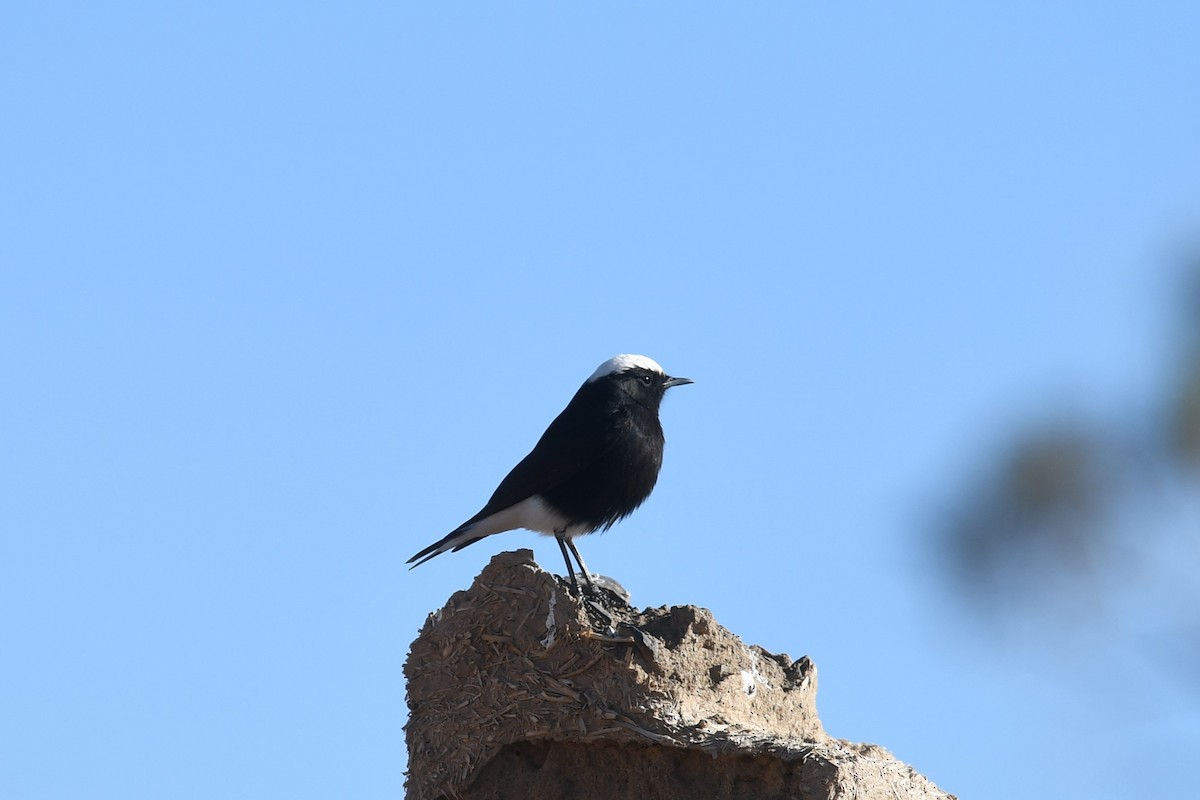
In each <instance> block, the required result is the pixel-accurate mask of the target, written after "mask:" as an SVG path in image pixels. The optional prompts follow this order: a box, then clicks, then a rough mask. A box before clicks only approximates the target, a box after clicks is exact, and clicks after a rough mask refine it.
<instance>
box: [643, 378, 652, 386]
mask: <svg viewBox="0 0 1200 800" xmlns="http://www.w3.org/2000/svg"><path fill="white" fill-rule="evenodd" d="M650 380H651V379H650V376H649V375H643V376H642V383H644V384H646V385H647V386H649V385H650Z"/></svg>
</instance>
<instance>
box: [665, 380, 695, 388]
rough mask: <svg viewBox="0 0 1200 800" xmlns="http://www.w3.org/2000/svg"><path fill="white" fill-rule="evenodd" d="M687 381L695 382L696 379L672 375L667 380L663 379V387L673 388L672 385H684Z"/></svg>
mask: <svg viewBox="0 0 1200 800" xmlns="http://www.w3.org/2000/svg"><path fill="white" fill-rule="evenodd" d="M685 383H695V381H694V380H692V379H691V378H671V377H668V378H667V379H666V380H665V381H663V388H664V389H669V388H671V387H672V386H683V385H684V384H685Z"/></svg>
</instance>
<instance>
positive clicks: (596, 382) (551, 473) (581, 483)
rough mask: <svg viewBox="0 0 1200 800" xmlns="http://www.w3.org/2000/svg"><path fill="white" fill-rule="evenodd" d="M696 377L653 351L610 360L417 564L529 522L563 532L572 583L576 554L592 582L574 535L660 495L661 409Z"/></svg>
mask: <svg viewBox="0 0 1200 800" xmlns="http://www.w3.org/2000/svg"><path fill="white" fill-rule="evenodd" d="M691 382H692V381H691V380H690V379H688V378H672V377H670V376H669V375H667V374H666V373H664V372H663V370H662V367H660V366H659V365H658V364H657V363H655V362H654V361H652V360H651V359H649V358H646V357H645V356H634V355H622V356H616V357H615V358H611V359H609V360H608V361H606V362H604V363H603V364H601V365H600V367H599V368H598V369H597V370H596V371H595V372H594V373H593V374H592V376H591V377H590V378H588V380H587V381H585V382H584V384H583V385H582V386H580V387H579V391H577V392H576V393H575V396H574V397H573V398H571V402H569V403H568V404H567V407H566V408H565V409H563V411H562V413H560V414H559V415H558V416H557V417H556V418H555V419H554V421H553V422H551V423H550V427H548V428H547V429H546V432H545V433H544V434H542V438H541V439H539V440H538V443H537V444H536V445H535V446H534V448H533V450H531V451H530V453H529V455H527V456H525V458H523V459H522V460H521V462H520V463H519V464H517V466H515V467H514V468H513V469H512V471H511V472H509V473H508V476H507V477H505V478H504V480H503V481H501V482H500V485H499V486H498V487H497V488H496V491H495V492H494V493H493V494H492V497H491V499H490V500H488V502H487V504H486V505H485V506H484V507H483V508H482V509H481V510H480V511H479V513H478V514H476V515H475V516H473V517H471V518H470V519H469V520H467V521H466V522H464V523H463V524H462V525H460V526H458V527H457V528H455V529H454V530H453V531H451V532H450V533H449V534H447V535H446V536H445V537H443V538H442V539H441V540H439V541H437V542H435V543H433V544H431V545H430V546H429V547H426V548H425V549H424V550H422V551H421V552H419V553H417V554H416V555H414V556H413V557H412V558H410V559H409V561H408V563H410V564H412V565H413V566H414V567H415V566H418V565H420V564H423V563H424V562H426V561H428V560H429V559H431V558H433V557H434V556H436V555H438V554H439V553H444V552H446V551H447V550H451V551H457V550H461V549H462V548H464V547H466V546H467V545H470V544H474V543H475V542H478V541H479V540H480V539H483V538H485V537H487V536H490V535H492V534H494V533H501V532H503V531H508V530H513V529H516V528H527V529H529V530H533V531H537V532H538V533H543V534H547V535H551V536H554V537H555V539H557V540H558V544H559V547H560V549H561V550H562V553H563V559H564V560H565V561H566V564H567V572H568V574H569V575H570V577H571V581H572V583H575V570H574V568H573V567H572V564H571V559H570V557H569V556H568V550H569V551H570V553H571V555H574V557H575V560H576V561H577V562H578V563H579V568H580V570H581V571H582V572H583V577H584V580H585V581H587V582H588V584H589V585H590V584H591V582H592V581H591V575H590V574H589V573H588V571H587V567H586V566H585V565H584V563H583V559H581V558H580V557H579V551H578V550H577V549H576V547H575V544H574V542H573V541H572V539H574V537H576V536H581V535H584V534H588V533H592V532H594V531H597V530H607V529H608V528H609V527H611V526H612V525H613V523H615V522H617V521H618V520H621V519H623V518H624V517H626V516H628V515H629V514H631V513H632V512H633V511H634V510H635V509H636V508H637V507H638V506H640V505H641V504H642V503H643V502H644V501H645V500H646V498H647V497H649V496H650V492H651V491H652V490H653V489H654V484H655V483H656V482H657V481H658V472H659V469H660V468H661V466H662V456H663V443H664V438H663V430H662V424H661V423H660V422H659V418H658V412H659V407H660V405H661V403H662V399H663V396H664V395H665V394H666V391H667V389H669V388H670V387H672V386H679V385H682V384H686V383H691Z"/></svg>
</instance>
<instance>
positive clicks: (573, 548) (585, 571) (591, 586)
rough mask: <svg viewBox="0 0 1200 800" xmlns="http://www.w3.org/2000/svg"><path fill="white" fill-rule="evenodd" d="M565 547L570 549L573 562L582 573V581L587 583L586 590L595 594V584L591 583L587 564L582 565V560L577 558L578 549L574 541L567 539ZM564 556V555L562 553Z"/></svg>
mask: <svg viewBox="0 0 1200 800" xmlns="http://www.w3.org/2000/svg"><path fill="white" fill-rule="evenodd" d="M567 547H569V548H571V553H572V554H573V555H574V556H575V560H576V561H578V562H579V571H580V572H582V573H583V580H584V581H585V582H586V583H587V585H588V588H589V589H591V590H592V592H595V591H596V584H594V583H592V575H591V573H589V572H588V568H587V564H584V563H583V559H582V558H581V557H580V556H579V548H577V547H576V546H575V540H574V539H567ZM564 555H566V554H565V553H564ZM568 561H569V559H568Z"/></svg>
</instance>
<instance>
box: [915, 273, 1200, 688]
mask: <svg viewBox="0 0 1200 800" xmlns="http://www.w3.org/2000/svg"><path fill="white" fill-rule="evenodd" d="M1187 274H1188V280H1187V281H1185V285H1186V289H1187V291H1185V292H1183V293H1181V295H1180V296H1181V297H1182V298H1183V299H1184V300H1185V302H1184V303H1183V304H1181V305H1182V309H1183V313H1182V314H1181V315H1180V317H1181V318H1180V320H1179V322H1180V325H1179V327H1178V329H1177V330H1178V336H1177V337H1175V338H1173V340H1171V341H1170V342H1169V343H1168V346H1170V347H1172V348H1173V350H1174V351H1175V352H1173V353H1172V356H1171V357H1172V359H1173V360H1175V361H1176V367H1175V369H1174V371H1173V372H1172V373H1171V379H1170V380H1168V381H1167V382H1166V385H1164V386H1162V387H1160V388H1159V389H1158V395H1159V396H1158V400H1157V401H1156V403H1155V407H1156V408H1157V409H1158V411H1157V412H1156V413H1149V414H1147V415H1146V416H1147V417H1148V418H1140V419H1139V418H1131V417H1130V416H1129V415H1121V414H1119V413H1114V414H1113V415H1111V417H1110V418H1107V419H1102V420H1085V419H1081V418H1078V417H1071V418H1059V419H1052V420H1048V421H1047V420H1043V421H1040V422H1037V423H1036V424H1035V425H1033V426H1031V427H1030V428H1027V429H1025V430H1024V431H1020V432H1015V433H1013V434H1010V436H1009V437H1008V441H1007V443H1003V444H1002V446H1001V447H1000V448H999V452H998V453H994V454H993V455H992V456H991V457H990V458H988V459H987V461H986V462H985V469H984V471H983V473H982V474H981V475H980V476H979V477H978V478H977V480H975V481H974V482H973V483H968V485H965V486H960V487H958V489H957V495H956V496H955V497H952V505H951V509H952V510H951V511H950V513H948V514H946V515H945V516H944V517H943V521H942V526H941V536H940V538H939V540H938V541H939V545H940V552H941V553H942V555H943V556H944V557H945V558H946V560H947V562H948V564H949V566H950V572H951V574H952V575H953V576H954V577H955V578H957V579H959V587H960V591H961V592H962V594H963V596H964V597H967V598H969V599H970V600H972V601H974V602H973V603H972V607H974V608H975V609H976V610H977V611H978V612H980V613H982V614H984V615H985V616H990V617H992V618H998V619H1008V618H1013V617H1015V616H1018V617H1022V618H1024V619H1032V620H1033V621H1035V622H1036V623H1037V624H1039V625H1044V626H1047V627H1048V630H1049V632H1051V633H1055V632H1056V631H1058V630H1059V627H1058V625H1057V622H1058V621H1061V620H1062V619H1063V618H1064V617H1063V615H1062V614H1061V613H1058V612H1062V611H1067V612H1069V613H1068V614H1067V615H1066V618H1068V619H1071V620H1072V621H1079V620H1080V619H1084V620H1086V621H1088V622H1098V623H1100V624H1106V625H1111V626H1114V627H1115V626H1128V625H1129V622H1128V619H1129V618H1130V616H1134V615H1130V614H1129V613H1127V610H1128V607H1130V606H1135V607H1138V608H1139V609H1140V610H1142V611H1145V612H1146V613H1144V614H1142V615H1141V616H1140V617H1138V618H1139V619H1144V620H1152V621H1153V622H1152V623H1146V624H1145V626H1144V629H1137V628H1136V625H1135V629H1134V630H1128V628H1127V627H1126V629H1125V630H1124V631H1123V633H1124V634H1127V635H1131V636H1132V640H1133V641H1136V642H1137V643H1138V646H1141V645H1142V644H1145V643H1147V642H1148V641H1149V640H1151V639H1153V640H1155V641H1153V642H1150V646H1151V649H1154V646H1156V645H1157V646H1159V647H1158V649H1159V651H1160V652H1166V651H1168V650H1170V651H1171V652H1172V653H1173V655H1171V656H1170V657H1169V660H1171V661H1173V662H1174V663H1172V664H1171V665H1170V666H1171V668H1172V669H1178V668H1179V667H1180V666H1185V667H1186V671H1187V673H1188V674H1189V676H1190V677H1193V678H1194V677H1196V676H1197V675H1198V674H1200V520H1198V519H1197V518H1196V515H1195V514H1194V513H1192V514H1191V515H1190V516H1189V515H1188V514H1186V513H1185V514H1182V515H1173V514H1172V513H1170V511H1169V509H1170V508H1171V507H1172V506H1173V503H1175V501H1177V500H1180V499H1181V498H1190V500H1188V501H1187V502H1184V503H1182V505H1183V506H1185V507H1187V508H1189V509H1191V511H1193V512H1194V510H1195V509H1196V508H1200V502H1196V501H1198V500H1200V255H1198V256H1197V257H1195V258H1193V259H1191V262H1190V268H1189V270H1188V273H1187ZM1094 405H1095V404H1090V405H1089V407H1094ZM1189 503H1190V505H1189ZM1175 505H1176V506H1177V505H1180V504H1177V503H1175ZM1180 518H1183V519H1184V520H1185V522H1184V523H1183V524H1180V522H1179V519H1180ZM1181 528H1183V529H1182V530H1181ZM1080 610H1082V614H1081V613H1078V612H1080ZM1118 618H1120V621H1119V622H1118V621H1117V619H1118ZM1151 628H1153V630H1150V629H1151ZM1181 662H1182V663H1181Z"/></svg>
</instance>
